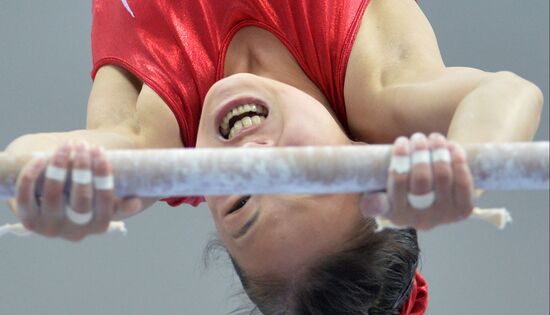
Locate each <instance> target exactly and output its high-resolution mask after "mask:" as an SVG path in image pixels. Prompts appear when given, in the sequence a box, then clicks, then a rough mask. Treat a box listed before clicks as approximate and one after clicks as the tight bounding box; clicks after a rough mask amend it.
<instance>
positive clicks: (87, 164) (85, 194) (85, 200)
mask: <svg viewBox="0 0 550 315" xmlns="http://www.w3.org/2000/svg"><path fill="white" fill-rule="evenodd" d="M92 178H93V177H92V171H91V157H90V151H89V148H88V145H87V144H86V143H85V142H79V143H78V144H77V146H76V150H75V156H74V160H73V170H72V173H71V185H72V186H71V197H70V209H72V210H74V212H76V213H77V215H76V216H75V217H74V220H72V221H73V223H76V224H80V225H83V224H86V223H88V222H89V220H90V219H91V211H92V196H93V188H92ZM78 214H81V216H79V215H78ZM86 214H88V215H86ZM70 218H71V217H70ZM86 218H89V219H87V220H84V219H86ZM75 221H76V222H75Z"/></svg>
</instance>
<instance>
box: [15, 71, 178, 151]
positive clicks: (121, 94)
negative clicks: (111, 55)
mask: <svg viewBox="0 0 550 315" xmlns="http://www.w3.org/2000/svg"><path fill="white" fill-rule="evenodd" d="M72 139H78V140H83V141H86V142H88V143H90V144H91V145H97V146H101V147H104V148H106V149H115V148H116V149H140V148H169V147H182V146H183V144H182V143H181V140H180V137H179V129H178V124H177V121H176V119H175V118H174V115H173V114H172V112H171V111H170V109H169V108H168V105H166V104H165V103H164V101H163V100H162V99H161V98H160V96H158V95H157V94H156V93H155V92H154V91H153V90H152V89H151V88H149V87H148V86H146V85H145V84H142V83H141V82H140V81H139V80H138V79H137V78H135V77H134V76H133V75H132V74H130V73H129V72H127V71H125V70H123V69H121V68H117V67H114V66H104V67H102V68H101V69H100V70H99V71H98V72H97V75H96V78H95V81H94V84H93V86H92V91H91V93H90V98H89V100H88V114H87V126H86V128H85V129H82V130H74V131H68V132H53V133H37V134H28V135H24V136H21V137H19V138H17V139H15V140H14V141H13V142H12V143H10V144H9V145H8V147H7V148H6V150H5V152H6V153H28V152H31V151H46V152H51V151H53V150H54V149H55V148H57V147H58V146H60V145H61V144H63V143H65V142H67V141H68V140H72Z"/></svg>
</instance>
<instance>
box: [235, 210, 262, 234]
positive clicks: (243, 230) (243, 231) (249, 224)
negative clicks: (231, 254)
mask: <svg viewBox="0 0 550 315" xmlns="http://www.w3.org/2000/svg"><path fill="white" fill-rule="evenodd" d="M259 215H260V211H259V209H258V210H257V211H256V213H255V214H254V216H253V217H252V218H251V219H250V220H248V222H246V223H245V225H243V227H242V228H241V229H240V230H239V232H237V234H235V235H234V236H233V237H234V238H239V237H241V236H243V235H245V234H246V232H248V230H250V228H251V227H252V225H254V223H255V222H256V221H257V220H258V216H259Z"/></svg>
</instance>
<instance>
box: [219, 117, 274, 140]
mask: <svg viewBox="0 0 550 315" xmlns="http://www.w3.org/2000/svg"><path fill="white" fill-rule="evenodd" d="M264 120H265V117H262V116H253V117H252V118H250V117H245V118H243V119H241V120H239V121H237V122H236V123H235V125H234V126H233V128H231V131H230V132H229V137H228V138H229V139H232V138H233V137H235V136H236V135H238V134H239V132H241V130H243V129H244V128H246V127H250V126H253V125H259V124H261V123H262V122H263V121H264ZM226 130H227V129H226Z"/></svg>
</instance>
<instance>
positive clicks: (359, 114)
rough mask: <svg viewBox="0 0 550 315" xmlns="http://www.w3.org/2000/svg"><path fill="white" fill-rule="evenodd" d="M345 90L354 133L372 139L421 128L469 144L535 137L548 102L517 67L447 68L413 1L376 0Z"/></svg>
mask: <svg viewBox="0 0 550 315" xmlns="http://www.w3.org/2000/svg"><path fill="white" fill-rule="evenodd" d="M345 96H346V104H347V105H346V106H347V110H348V117H349V121H348V122H349V125H350V128H351V130H352V133H353V135H354V136H355V137H356V138H358V139H360V140H363V141H368V142H371V143H372V142H379V143H388V142H391V141H393V140H394V139H395V138H397V137H398V136H401V135H411V134H413V133H414V132H424V133H426V134H428V133H431V132H440V133H442V134H446V135H447V136H448V138H449V139H452V140H456V141H458V142H462V143H465V142H488V141H491V142H494V141H522V140H523V141H524V140H531V139H532V137H533V136H534V134H535V132H536V130H537V127H538V123H539V118H540V113H541V109H542V104H543V96H542V93H541V91H540V89H539V88H538V87H536V86H535V85H534V84H532V83H531V82H529V81H527V80H524V79H522V78H520V77H519V76H517V75H515V74H513V73H510V72H497V73H489V72H484V71H481V70H477V69H472V68H459V67H446V66H445V65H444V63H443V61H442V58H441V54H440V52H439V48H438V45H437V41H436V38H435V35H434V33H433V30H432V28H431V26H430V24H429V22H428V21H427V19H426V18H425V16H424V15H423V14H422V12H421V11H420V9H419V8H418V5H417V4H416V3H414V2H413V1H411V0H372V1H371V4H370V6H369V8H368V9H367V11H366V13H365V16H364V17H363V23H362V26H361V28H360V31H359V34H358V36H357V40H356V42H355V44H354V47H353V50H352V54H351V56H350V61H349V66H348V73H347V74H346V86H345Z"/></svg>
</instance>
